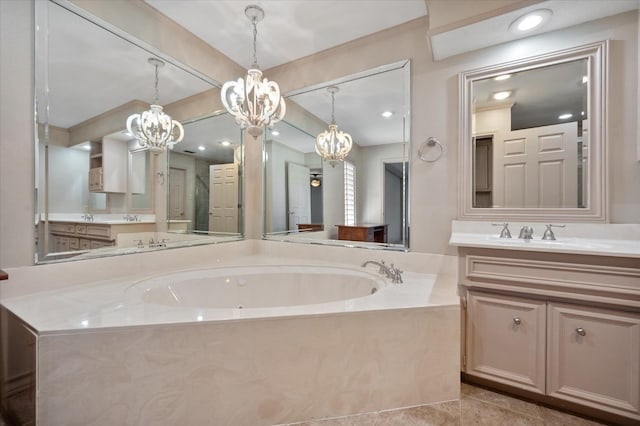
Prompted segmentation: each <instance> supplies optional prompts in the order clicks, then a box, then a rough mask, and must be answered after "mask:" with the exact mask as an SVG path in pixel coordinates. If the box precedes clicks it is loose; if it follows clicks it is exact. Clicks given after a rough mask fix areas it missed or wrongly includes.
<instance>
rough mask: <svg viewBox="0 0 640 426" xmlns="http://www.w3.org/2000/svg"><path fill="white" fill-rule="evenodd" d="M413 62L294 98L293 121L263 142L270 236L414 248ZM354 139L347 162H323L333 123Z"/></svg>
mask: <svg viewBox="0 0 640 426" xmlns="http://www.w3.org/2000/svg"><path fill="white" fill-rule="evenodd" d="M409 78H410V63H409V61H402V62H399V63H394V64H390V65H387V66H383V67H379V68H376V69H372V70H367V71H364V72H361V73H358V74H356V75H350V76H346V77H344V78H341V79H338V80H335V81H329V82H326V83H323V84H320V85H316V86H313V87H307V88H304V89H300V90H296V91H295V92H292V93H288V94H287V102H288V104H287V117H286V118H285V120H286V121H287V122H281V123H279V124H278V125H276V127H275V129H274V131H268V132H267V133H266V137H265V144H264V159H265V162H264V165H265V167H264V172H265V185H264V201H265V207H264V211H265V218H264V229H265V238H267V239H276V240H286V241H296V242H307V243H310V242H312V243H320V244H337V245H346V246H358V247H374V248H385V249H396V250H406V249H408V248H409V217H408V211H409V205H408V200H409V179H408V178H409V170H408V156H409V152H410V141H409V128H410V124H409V106H410V99H409V98H410V95H409V94H410V90H409ZM329 87H337V88H338V92H337V93H335V94H334V106H335V112H334V116H335V122H336V124H337V125H338V129H339V130H342V131H344V132H346V133H348V134H350V135H351V137H352V138H353V142H354V146H353V148H352V150H351V152H350V153H349V155H348V157H347V159H346V160H345V161H344V162H339V163H337V164H335V165H330V164H329V163H327V162H325V161H323V160H322V159H321V157H320V156H319V155H318V154H317V153H316V151H315V142H316V136H317V134H318V133H320V132H322V131H324V130H326V128H327V126H328V125H329V123H330V122H331V112H332V110H331V105H332V100H331V94H330V93H329V91H328V90H327V89H328V88H329Z"/></svg>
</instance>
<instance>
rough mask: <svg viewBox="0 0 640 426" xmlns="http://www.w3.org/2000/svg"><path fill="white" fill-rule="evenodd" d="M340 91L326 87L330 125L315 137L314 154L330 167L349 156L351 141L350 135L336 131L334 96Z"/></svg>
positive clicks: (332, 87) (334, 87)
mask: <svg viewBox="0 0 640 426" xmlns="http://www.w3.org/2000/svg"><path fill="white" fill-rule="evenodd" d="M339 90H340V89H338V88H337V87H336V86H329V87H327V92H329V93H331V124H330V125H329V130H325V131H324V132H322V133H320V134H319V135H318V136H317V137H316V152H317V153H318V155H319V156H320V157H322V158H323V159H324V160H326V161H328V162H329V164H331V167H335V165H336V164H338V163H339V162H340V161H344V159H345V158H346V157H347V155H349V151H351V146H352V145H353V141H352V140H351V135H349V134H348V133H345V132H343V131H341V130H338V125H337V124H336V119H335V116H334V114H335V94H336V93H338V91H339Z"/></svg>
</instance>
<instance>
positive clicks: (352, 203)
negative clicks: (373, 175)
mask: <svg viewBox="0 0 640 426" xmlns="http://www.w3.org/2000/svg"><path fill="white" fill-rule="evenodd" d="M344 224H345V225H349V226H353V225H355V224H356V166H355V165H354V164H353V163H352V162H350V161H345V162H344Z"/></svg>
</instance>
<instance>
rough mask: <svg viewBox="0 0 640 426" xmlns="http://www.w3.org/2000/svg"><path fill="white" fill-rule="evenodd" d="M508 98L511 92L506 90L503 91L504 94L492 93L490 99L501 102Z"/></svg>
mask: <svg viewBox="0 0 640 426" xmlns="http://www.w3.org/2000/svg"><path fill="white" fill-rule="evenodd" d="M509 96H511V91H510V90H507V91H504V92H497V93H494V94H493V96H492V98H493V99H495V100H496V101H501V100H503V99H507V98H508V97H509Z"/></svg>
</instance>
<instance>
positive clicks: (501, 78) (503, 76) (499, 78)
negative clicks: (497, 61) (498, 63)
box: [493, 74, 511, 81]
mask: <svg viewBox="0 0 640 426" xmlns="http://www.w3.org/2000/svg"><path fill="white" fill-rule="evenodd" d="M509 78H511V74H502V75H499V76H497V77H493V79H494V80H495V81H503V80H507V79H509Z"/></svg>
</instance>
